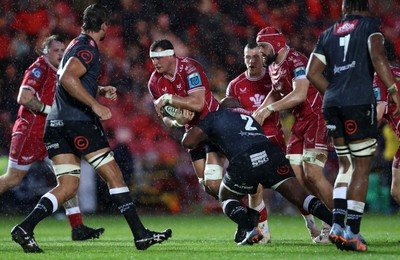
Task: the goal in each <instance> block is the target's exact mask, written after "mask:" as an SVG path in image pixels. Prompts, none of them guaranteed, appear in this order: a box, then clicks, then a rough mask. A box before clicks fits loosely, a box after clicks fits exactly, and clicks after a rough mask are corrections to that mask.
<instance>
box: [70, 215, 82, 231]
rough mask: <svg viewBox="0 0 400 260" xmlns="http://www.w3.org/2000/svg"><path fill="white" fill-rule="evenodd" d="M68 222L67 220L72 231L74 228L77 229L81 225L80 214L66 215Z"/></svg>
mask: <svg viewBox="0 0 400 260" xmlns="http://www.w3.org/2000/svg"><path fill="white" fill-rule="evenodd" d="M68 220H69V224H70V225H71V228H72V229H74V228H75V227H77V226H79V225H83V221H82V214H81V213H75V214H71V215H68Z"/></svg>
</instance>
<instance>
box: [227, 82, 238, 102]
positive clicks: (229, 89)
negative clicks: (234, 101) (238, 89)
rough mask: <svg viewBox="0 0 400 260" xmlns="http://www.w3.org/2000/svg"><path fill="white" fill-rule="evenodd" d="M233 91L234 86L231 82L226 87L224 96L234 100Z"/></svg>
mask: <svg viewBox="0 0 400 260" xmlns="http://www.w3.org/2000/svg"><path fill="white" fill-rule="evenodd" d="M233 89H234V84H233V82H232V81H231V82H229V84H228V87H227V88H226V91H225V96H227V97H233V98H236V95H235V93H234V90H233Z"/></svg>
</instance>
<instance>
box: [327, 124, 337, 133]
mask: <svg viewBox="0 0 400 260" xmlns="http://www.w3.org/2000/svg"><path fill="white" fill-rule="evenodd" d="M326 129H328V130H329V131H335V130H336V125H328V124H327V125H326Z"/></svg>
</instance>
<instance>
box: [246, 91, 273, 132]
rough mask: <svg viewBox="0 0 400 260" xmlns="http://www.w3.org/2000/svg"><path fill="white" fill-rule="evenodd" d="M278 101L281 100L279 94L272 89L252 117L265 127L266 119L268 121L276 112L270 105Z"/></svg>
mask: <svg viewBox="0 0 400 260" xmlns="http://www.w3.org/2000/svg"><path fill="white" fill-rule="evenodd" d="M277 100H279V93H278V92H276V91H275V90H274V89H271V91H270V92H269V93H268V95H267V97H266V98H265V99H264V101H263V103H262V104H261V106H260V107H259V108H257V109H256V111H254V113H253V114H252V117H254V119H255V120H256V121H257V122H258V123H259V124H260V125H263V124H264V121H265V119H267V118H268V117H269V116H270V115H271V114H272V113H273V112H274V111H273V107H272V106H270V105H271V104H272V103H274V102H275V101H277Z"/></svg>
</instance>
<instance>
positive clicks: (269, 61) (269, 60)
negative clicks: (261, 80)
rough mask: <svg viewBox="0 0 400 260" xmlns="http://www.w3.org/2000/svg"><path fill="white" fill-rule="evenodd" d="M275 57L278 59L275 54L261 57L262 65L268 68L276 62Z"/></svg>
mask: <svg viewBox="0 0 400 260" xmlns="http://www.w3.org/2000/svg"><path fill="white" fill-rule="evenodd" d="M276 57H278V54H276V53H275V54H271V55H263V65H264V66H265V67H268V66H269V65H271V64H272V63H273V62H274V61H275V60H276Z"/></svg>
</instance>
